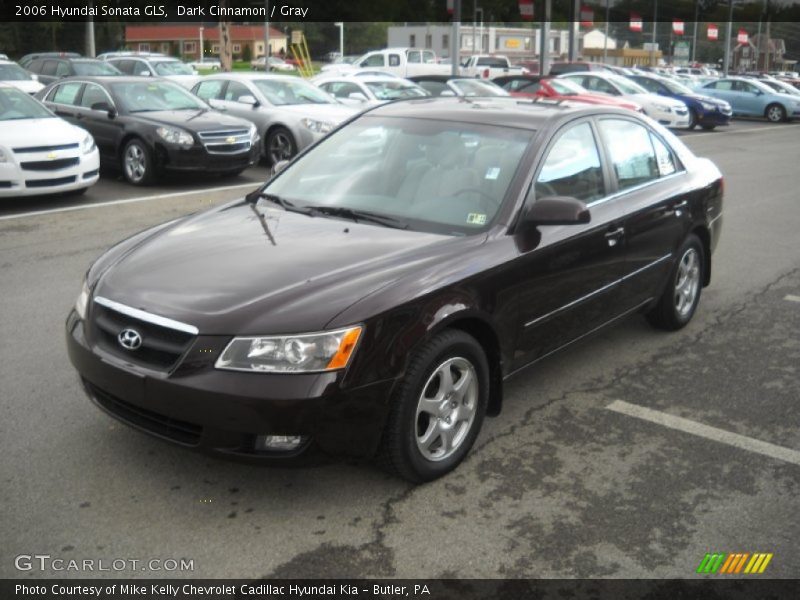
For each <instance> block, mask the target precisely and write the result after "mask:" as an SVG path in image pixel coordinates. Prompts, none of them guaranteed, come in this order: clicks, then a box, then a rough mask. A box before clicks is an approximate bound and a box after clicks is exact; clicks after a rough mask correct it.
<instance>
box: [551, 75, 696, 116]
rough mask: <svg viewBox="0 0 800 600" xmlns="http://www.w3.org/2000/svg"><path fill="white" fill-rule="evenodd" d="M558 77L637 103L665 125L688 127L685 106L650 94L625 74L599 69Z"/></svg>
mask: <svg viewBox="0 0 800 600" xmlns="http://www.w3.org/2000/svg"><path fill="white" fill-rule="evenodd" d="M559 79H571V80H572V81H574V82H575V83H577V84H579V85H581V86H583V87H585V88H586V89H587V90H589V91H590V92H594V93H600V94H608V95H610V96H623V97H626V98H630V99H631V100H633V101H634V102H636V103H638V104H640V105H641V107H642V109H643V110H644V112H645V114H646V115H647V116H648V117H650V118H651V119H654V120H656V121H658V122H659V123H661V124H662V125H664V126H666V127H673V128H686V127H689V121H690V117H689V109H688V108H687V107H686V104H685V103H684V102H682V101H680V100H676V99H675V98H667V97H666V96H659V95H658V94H651V93H650V92H648V91H647V90H646V89H644V88H643V87H642V86H640V85H639V84H638V83H635V82H633V81H631V80H630V79H628V78H626V77H621V76H619V75H615V74H613V73H603V72H601V71H584V72H578V73H565V74H563V75H559Z"/></svg>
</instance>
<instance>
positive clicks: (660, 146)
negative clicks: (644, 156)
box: [650, 133, 677, 177]
mask: <svg viewBox="0 0 800 600" xmlns="http://www.w3.org/2000/svg"><path fill="white" fill-rule="evenodd" d="M650 140H651V141H652V142H653V148H654V149H655V151H656V164H657V165H658V174H659V175H661V177H664V176H666V175H672V174H673V173H674V172H675V171H676V170H677V167H676V165H675V158H674V157H673V156H672V152H670V151H669V148H667V146H666V145H665V144H664V142H662V141H661V140H660V139H658V138H657V137H656V136H655V135H653V134H652V133H651V134H650Z"/></svg>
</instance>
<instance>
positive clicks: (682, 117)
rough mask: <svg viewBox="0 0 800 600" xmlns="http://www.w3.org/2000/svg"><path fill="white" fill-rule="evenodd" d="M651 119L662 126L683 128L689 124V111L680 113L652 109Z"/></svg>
mask: <svg viewBox="0 0 800 600" xmlns="http://www.w3.org/2000/svg"><path fill="white" fill-rule="evenodd" d="M653 119H655V120H656V121H658V122H659V123H661V124H662V125H663V126H664V127H671V128H683V127H688V126H689V111H688V110H686V111H683V112H681V113H680V114H678V113H676V112H674V111H670V112H664V111H654V114H653Z"/></svg>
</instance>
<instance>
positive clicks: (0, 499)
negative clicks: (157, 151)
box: [0, 121, 800, 578]
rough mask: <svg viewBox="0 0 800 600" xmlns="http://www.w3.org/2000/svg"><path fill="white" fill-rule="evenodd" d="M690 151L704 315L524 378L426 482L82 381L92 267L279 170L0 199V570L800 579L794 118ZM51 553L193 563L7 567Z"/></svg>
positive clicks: (723, 133) (689, 137)
mask: <svg viewBox="0 0 800 600" xmlns="http://www.w3.org/2000/svg"><path fill="white" fill-rule="evenodd" d="M682 138H683V140H684V141H685V142H686V143H687V144H688V145H689V146H690V147H691V148H692V149H693V150H694V151H695V152H696V153H697V154H699V155H702V156H708V157H709V158H712V159H713V160H714V161H715V162H716V163H717V165H718V166H719V167H720V169H721V170H722V171H723V174H724V176H725V191H726V198H725V212H724V225H723V233H722V238H721V241H720V244H719V247H718V248H717V252H716V254H715V255H714V263H713V273H712V283H711V286H710V287H709V288H706V289H705V290H704V291H703V295H702V299H701V304H700V308H699V312H698V313H697V315H696V316H695V319H694V320H693V321H692V323H691V324H690V325H689V326H688V327H687V328H685V329H684V330H682V331H680V332H677V333H669V334H668V333H663V332H657V331H654V330H652V329H651V328H650V327H649V326H648V325H647V323H646V322H645V321H644V319H643V318H640V317H635V318H632V319H630V320H628V321H626V322H625V323H623V324H622V325H620V326H618V327H616V328H614V329H612V330H609V331H607V332H605V333H603V334H602V335H600V336H597V337H595V338H593V339H591V340H589V341H588V342H586V343H584V344H581V345H579V346H576V347H575V348H573V349H571V350H569V351H566V352H563V353H561V354H558V355H556V356H554V357H552V358H550V359H548V360H547V361H545V362H543V363H540V364H539V365H537V366H536V367H535V368H533V369H530V370H528V371H526V372H524V373H522V374H521V375H519V376H517V377H516V378H514V379H512V380H511V381H510V382H509V383H508V385H507V388H506V396H505V398H506V399H505V404H504V410H503V413H502V414H501V415H500V416H499V417H497V418H493V419H488V420H487V421H486V422H485V424H484V429H483V431H482V433H481V435H480V437H479V439H478V441H477V443H476V446H475V447H474V448H473V450H472V452H471V454H470V456H469V457H468V458H467V460H466V461H465V462H464V463H463V464H462V465H461V466H460V467H459V468H458V469H457V470H456V471H455V472H454V473H452V474H451V475H449V476H447V477H445V478H443V479H441V480H438V481H436V482H433V483H430V484H427V485H424V486H419V487H414V486H411V485H408V484H407V483H405V482H402V481H400V480H397V479H394V478H391V477H389V476H387V475H385V474H384V473H382V472H380V471H378V470H376V469H375V468H374V467H372V466H370V465H369V464H364V463H343V462H335V461H334V462H331V463H329V464H321V465H317V466H312V467H305V468H274V467H260V466H246V465H241V464H237V463H231V462H227V461H224V460H220V459H216V458H209V457H206V456H202V455H198V454H194V453H190V452H187V451H185V450H183V449H181V448H177V447H173V446H171V445H168V444H166V443H163V442H160V441H157V440H154V439H151V438H150V437H148V436H145V435H143V434H140V433H138V432H136V431H133V430H131V429H129V428H127V427H125V426H123V425H121V424H118V423H117V422H115V421H114V420H112V419H110V418H109V417H107V416H106V415H105V414H102V413H101V412H100V411H99V410H97V409H96V408H95V407H94V406H93V405H92V404H91V403H90V402H89V401H88V400H87V399H86V397H85V396H84V394H83V392H82V391H81V389H80V387H79V385H78V382H77V378H76V375H75V373H74V371H73V369H72V367H71V365H70V364H69V361H68V359H67V357H66V352H65V348H64V341H63V337H64V335H63V322H64V319H65V317H66V315H67V312H68V311H69V308H70V306H71V305H72V303H73V302H74V299H75V297H76V295H77V293H78V291H79V286H80V281H81V277H82V275H83V273H84V272H85V270H86V268H87V266H88V265H89V263H90V262H91V261H92V260H93V259H95V258H96V257H97V256H98V255H100V254H101V253H102V252H103V251H104V250H105V249H106V248H107V247H108V246H110V245H111V244H113V243H114V242H115V241H118V240H119V239H121V238H124V237H126V236H128V235H130V234H132V233H134V232H136V231H138V230H140V229H143V228H145V227H147V226H149V225H151V224H155V223H158V222H162V221H165V220H168V219H171V218H175V217H177V216H180V215H183V214H186V213H188V212H193V211H196V210H202V209H203V208H206V207H208V206H211V205H215V204H218V203H220V202H223V201H225V200H227V199H231V198H235V197H237V196H239V195H241V194H242V193H245V192H246V191H247V190H248V189H251V188H252V187H254V186H255V185H257V182H258V181H260V180H263V179H264V178H265V177H266V169H265V168H264V167H257V168H255V169H251V170H249V171H247V172H245V173H244V174H243V175H242V176H241V177H239V178H232V179H226V180H221V179H219V178H216V179H208V180H202V181H195V182H192V183H191V184H188V185H187V184H185V183H180V182H168V183H167V184H165V185H161V186H159V187H157V188H147V189H145V190H142V189H138V188H133V187H131V186H126V185H124V184H122V183H121V182H117V181H115V180H114V179H112V178H110V177H104V178H103V179H101V182H100V183H99V184H98V185H97V186H95V187H94V188H93V189H92V190H90V191H89V193H88V194H87V195H86V196H84V197H82V198H80V199H75V198H59V199H36V200H32V201H31V200H28V201H13V202H6V201H4V202H2V203H0V252H2V254H0V256H1V257H2V258H0V277H1V278H2V279H0V280H1V281H2V289H3V302H2V307H3V314H2V319H0V339H2V346H0V382H2V383H0V386H2V387H1V390H2V391H1V392H0V452H2V457H3V458H2V461H0V483H1V485H0V505H1V506H2V507H3V511H2V515H3V516H2V518H0V539H2V540H3V542H4V543H3V544H2V545H0V577H4V578H5V577H25V578H40V577H81V576H83V577H85V576H92V575H96V576H103V577H114V576H118V577H137V576H138V577H206V578H216V577H246V578H255V577H410V578H440V577H489V578H491V577H509V578H511V577H513V578H516V577H565V578H587V577H626V578H645V577H657V578H660V577H670V578H683V577H693V576H696V575H695V571H696V570H697V567H698V565H699V564H700V562H701V560H702V559H703V557H704V555H705V554H706V553H708V552H726V553H734V552H747V553H754V552H765V553H772V554H773V558H772V560H771V562H770V563H769V565H768V568H767V569H766V570H765V573H764V574H763V575H762V577H775V578H777V577H796V576H797V573H798V572H800V542H798V540H800V521H798V519H797V498H798V496H799V495H800V428H799V427H798V425H799V424H800V417H798V411H797V399H798V396H800V393H799V392H800V339H799V338H798V335H797V332H798V331H800V236H798V235H797V232H798V231H800V210H798V191H797V168H798V158H800V145H798V144H800V125H796V124H791V125H777V126H776V125H770V124H767V123H763V122H759V121H736V122H735V123H734V125H732V126H731V127H729V128H727V129H726V130H720V131H715V132H711V133H708V132H693V133H686V134H684V135H683V136H682ZM236 186H240V187H236ZM208 188H222V189H215V190H211V191H209V189H208ZM142 198H143V199H142ZM118 200H123V202H117V201H118ZM28 213H35V214H28ZM37 553H38V554H48V555H50V556H51V557H52V558H61V559H65V560H67V561H68V560H70V559H76V560H84V559H93V560H95V561H100V560H103V561H105V564H106V565H108V564H111V562H112V561H113V560H126V561H130V560H140V561H149V560H151V559H160V560H161V561H162V563H160V564H161V565H163V564H164V562H163V561H168V560H171V559H172V560H177V561H179V560H180V559H186V560H190V561H192V567H193V568H192V569H191V570H189V569H187V570H183V571H180V570H178V571H169V570H165V569H164V568H163V567H162V569H161V570H150V569H149V568H148V567H147V566H145V567H144V570H143V569H142V563H137V566H136V567H135V568H134V567H130V568H129V567H128V566H126V568H125V569H123V570H120V571H115V570H112V571H106V572H102V573H101V572H96V573H92V572H77V571H58V570H55V569H53V568H48V569H45V570H43V571H42V570H40V569H38V568H33V569H31V570H29V571H19V570H17V568H15V557H17V556H19V555H32V554H37ZM95 564H97V563H95ZM118 564H119V563H118ZM128 564H130V563H128ZM167 565H171V563H167ZM150 566H151V567H154V565H150Z"/></svg>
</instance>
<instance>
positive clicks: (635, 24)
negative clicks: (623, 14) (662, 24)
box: [631, 13, 642, 31]
mask: <svg viewBox="0 0 800 600" xmlns="http://www.w3.org/2000/svg"><path fill="white" fill-rule="evenodd" d="M641 30H642V16H641V15H640V14H638V13H631V31H641Z"/></svg>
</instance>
